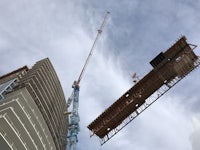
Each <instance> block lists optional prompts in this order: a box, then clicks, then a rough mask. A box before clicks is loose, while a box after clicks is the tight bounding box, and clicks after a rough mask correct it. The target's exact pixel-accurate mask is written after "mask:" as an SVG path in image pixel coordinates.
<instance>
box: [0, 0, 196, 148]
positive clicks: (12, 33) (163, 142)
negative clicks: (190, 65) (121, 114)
mask: <svg viewBox="0 0 200 150" xmlns="http://www.w3.org/2000/svg"><path fill="white" fill-rule="evenodd" d="M195 4H196V5H195V6H194V5H188V4H187V3H182V2H181V3H180V2H179V1H172V0H171V1H165V2H162V3H161V2H160V1H156V2H154V3H152V2H150V1H144V2H141V1H134V2H131V1H122V2H118V3H116V2H115V1H109V2H108V1H105V0H104V1H101V2H98V1H81V0H79V1H76V2H70V1H61V0H58V1H53V0H43V1H41V0H35V1H31V2H30V1H26V0H16V1H14V2H13V1H11V0H1V2H0V57H1V68H0V73H7V72H9V71H12V70H13V69H16V68H18V67H21V66H22V65H26V64H27V65H29V66H32V65H33V64H34V63H35V62H36V61H37V60H39V59H42V58H44V57H50V60H51V61H52V63H53V65H54V67H55V69H56V72H57V74H58V76H59V79H60V81H61V84H62V86H63V90H64V91H65V95H66V99H67V98H68V96H70V94H71V91H72V88H71V84H72V83H73V81H74V80H76V79H77V77H78V75H79V73H80V71H81V68H82V66H83V63H84V61H85V59H86V57H87V55H88V52H89V50H90V48H91V46H92V44H93V40H94V38H95V35H96V30H97V29H98V28H99V26H100V24H101V21H102V19H103V16H104V13H105V11H106V9H107V10H109V11H111V18H110V19H109V20H108V22H107V25H106V26H105V30H104V32H103V33H102V36H101V38H100V40H99V41H98V43H97V47H96V49H95V51H94V55H93V57H92V59H91V61H90V63H89V65H88V68H87V69H86V73H85V75H84V77H83V81H82V82H81V90H80V111H79V112H80V116H81V122H80V126H81V132H80V134H79V143H78V148H79V149H85V147H87V149H88V150H90V149H98V148H99V149H104V150H111V149H124V148H126V149H127V150H132V149H133V148H134V149H139V150H147V149H148V150H149V149H153V150H157V149H163V150H164V149H176V150H188V149H190V148H191V147H192V146H193V150H196V149H197V148H196V149H195V146H196V145H198V143H196V139H197V138H198V137H199V127H196V126H192V124H198V122H196V121H191V118H193V117H194V116H196V115H195V114H194V106H195V112H199V107H198V105H197V104H199V102H198V97H199V95H198V91H197V90H195V89H198V88H199V83H198V82H195V81H194V79H193V77H195V79H198V76H199V74H198V73H193V74H192V75H191V77H189V78H187V79H185V81H183V82H182V81H181V82H182V83H181V84H178V85H177V86H176V87H177V88H176V87H175V88H173V89H171V92H169V93H167V94H166V95H169V96H165V97H164V98H162V100H161V101H160V100H159V102H157V103H155V104H154V105H153V106H151V108H149V109H147V110H146V111H145V112H144V113H143V114H142V115H141V116H139V117H138V118H137V119H136V120H134V121H133V122H132V123H131V124H130V125H128V126H127V127H126V128H124V129H123V130H122V131H121V132H120V133H118V134H117V135H116V136H115V137H114V138H113V139H111V140H110V141H109V142H108V143H106V144H105V145H104V146H103V147H102V148H100V146H99V142H98V139H97V138H92V139H90V138H89V131H88V129H87V128H86V126H87V125H88V124H89V123H90V122H91V121H92V120H93V119H95V117H97V116H98V115H99V114H100V113H101V112H102V111H104V110H105V109H106V108H107V107H108V106H109V105H110V104H112V103H113V102H114V101H115V100H116V99H118V98H119V97H120V96H121V94H123V93H124V92H125V91H126V90H128V89H129V88H130V87H131V86H132V83H131V74H132V73H134V72H137V73H138V74H139V75H140V78H142V76H143V75H145V73H147V72H148V71H149V70H150V69H151V66H150V65H149V64H148V62H149V61H150V60H151V59H153V58H154V57H155V55H157V54H158V53H159V52H160V51H164V50H166V49H167V48H168V47H170V45H172V44H173V43H174V41H175V40H176V39H177V38H178V37H179V36H180V35H181V34H186V36H188V40H189V41H191V43H194V44H198V43H200V40H199V35H198V32H197V31H198V30H199V27H198V26H197V24H198V23H199V22H200V21H199V15H198V10H199V8H200V6H199V3H198V2H196V3H195ZM177 6H178V8H180V9H178V10H177V9H176V8H177ZM182 8H184V9H182ZM197 52H199V50H197ZM186 89H187V90H186ZM193 91H197V92H196V93H195V92H193ZM183 93H184V94H183ZM191 93H192V94H191ZM180 95H182V96H180ZM189 138H190V140H189ZM190 142H192V144H191V143H190ZM198 149H199V148H198Z"/></svg>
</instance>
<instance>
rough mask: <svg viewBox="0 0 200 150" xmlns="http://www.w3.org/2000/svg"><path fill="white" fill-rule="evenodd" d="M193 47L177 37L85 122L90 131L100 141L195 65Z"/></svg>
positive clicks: (155, 98)
mask: <svg viewBox="0 0 200 150" xmlns="http://www.w3.org/2000/svg"><path fill="white" fill-rule="evenodd" d="M195 47H196V46H195V45H192V44H188V43H187V42H186V38H185V36H183V37H181V38H180V39H179V40H178V41H177V42H176V43H175V44H174V45H173V46H172V47H171V48H169V49H168V50H167V51H166V52H164V53H163V52H161V53H160V54H159V55H158V56H156V57H155V58H154V59H153V60H152V61H151V62H150V64H151V65H152V66H153V70H152V71H150V72H149V73H148V74H147V75H146V76H144V77H143V78H142V79H141V80H140V81H139V82H137V83H136V84H135V85H134V86H133V87H132V88H130V89H129V90H128V91H127V92H126V93H125V94H124V95H122V96H121V97H120V98H119V99H118V100H117V101H115V102H114V103H113V104H112V105H111V106H110V107H109V108H108V109H106V110H105V111H104V112H103V113H102V114H101V115H100V116H99V117H97V118H96V119H95V120H94V121H93V122H92V123H91V124H90V125H88V128H89V130H91V132H92V134H96V135H97V136H98V137H99V138H100V139H101V140H102V141H101V144H104V143H105V142H107V141H108V140H109V139H110V138H111V137H113V136H114V135H115V134H116V133H118V132H119V131H120V130H121V129H122V128H123V127H125V126H126V125H127V124H128V123H129V122H131V121H132V120H133V119H134V118H135V117H137V116H138V115H139V114H140V113H141V112H143V111H144V110H145V109H146V108H147V107H149V106H150V105H151V104H152V103H154V102H155V101H156V100H157V99H158V98H159V97H161V96H162V95H163V94H164V93H165V92H167V91H168V90H169V89H170V88H171V87H173V86H174V85H175V84H176V83H178V82H179V81H180V80H181V79H183V78H184V77H185V76H186V75H187V74H189V73H190V72H191V71H192V70H194V69H195V68H196V67H197V66H199V64H200V60H199V57H198V56H197V55H196V54H195V53H194V52H193V49H194V48H195Z"/></svg>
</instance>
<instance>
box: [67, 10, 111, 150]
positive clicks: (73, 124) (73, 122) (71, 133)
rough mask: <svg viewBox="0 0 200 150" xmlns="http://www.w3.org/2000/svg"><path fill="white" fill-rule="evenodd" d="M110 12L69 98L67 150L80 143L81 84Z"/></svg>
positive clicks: (74, 147)
mask: <svg viewBox="0 0 200 150" xmlns="http://www.w3.org/2000/svg"><path fill="white" fill-rule="evenodd" d="M108 15H109V12H107V13H106V15H105V17H104V20H103V22H102V24H101V26H100V28H99V30H98V32H97V35H96V38H95V41H94V43H93V45H92V48H91V50H90V53H89V55H88V57H87V59H86V61H85V64H84V66H83V68H82V70H81V73H80V75H79V77H78V80H76V81H74V83H73V85H72V88H73V92H72V94H71V96H70V97H69V98H68V101H67V107H68V108H69V107H70V105H71V103H73V105H72V111H71V112H66V114H67V115H69V126H68V136H67V150H76V145H77V142H78V133H79V131H80V128H79V122H80V118H79V114H78V106H79V89H80V82H81V79H82V77H83V74H84V72H85V69H86V67H87V65H88V62H89V60H90V58H91V56H92V54H93V51H94V48H95V45H96V42H97V40H98V39H99V36H100V35H101V33H102V31H103V28H104V26H105V23H106V20H107V18H108Z"/></svg>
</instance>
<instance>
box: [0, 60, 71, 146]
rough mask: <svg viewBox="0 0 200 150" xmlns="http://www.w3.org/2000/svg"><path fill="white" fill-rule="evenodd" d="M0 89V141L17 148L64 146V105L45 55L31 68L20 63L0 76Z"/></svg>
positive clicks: (59, 88) (60, 88)
mask: <svg viewBox="0 0 200 150" xmlns="http://www.w3.org/2000/svg"><path fill="white" fill-rule="evenodd" d="M11 81H12V82H13V83H14V84H12V82H11ZM8 85H9V86H8ZM0 90H1V93H2V95H1V97H2V98H1V100H0V112H2V113H0V119H3V120H4V121H0V127H1V128H0V131H1V137H2V138H3V140H1V141H4V145H6V144H5V143H7V144H8V146H9V147H10V149H19V150H23V149H31V150H32V149H38V150H43V149H47V150H51V149H52V150H54V149H55V150H65V149H66V135H67V128H68V117H67V116H66V115H64V112H65V111H67V106H66V101H65V97H64V93H63V90H62V87H61V85H60V82H59V79H58V77H57V75H56V72H55V70H54V68H53V66H52V64H51V62H50V60H49V59H48V58H46V59H43V60H41V61H38V62H36V64H35V65H34V66H33V67H32V68H31V69H28V68H27V67H22V68H20V69H18V70H16V71H13V72H12V73H9V74H7V75H4V76H2V77H0ZM19 110H21V111H19ZM7 111H8V112H7ZM18 111H19V112H18ZM9 114H10V115H9ZM6 117H8V118H9V119H7V118H6ZM8 120H10V122H9V121H8ZM6 126H7V127H9V128H6ZM8 129H9V131H7V130H8ZM12 135H15V136H12ZM14 137H15V138H14ZM17 139H18V141H15V140H17ZM26 140H27V141H26ZM2 143H3V142H2ZM30 143H31V144H30ZM39 143H40V144H39ZM31 145H32V146H31ZM34 146H35V147H34ZM22 147H23V148H22Z"/></svg>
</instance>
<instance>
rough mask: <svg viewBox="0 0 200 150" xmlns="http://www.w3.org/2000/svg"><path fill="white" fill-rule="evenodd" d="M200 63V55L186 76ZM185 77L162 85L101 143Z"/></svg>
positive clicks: (102, 141)
mask: <svg viewBox="0 0 200 150" xmlns="http://www.w3.org/2000/svg"><path fill="white" fill-rule="evenodd" d="M199 65H200V57H198V59H197V60H196V61H195V63H194V67H193V68H191V70H189V71H188V72H187V74H186V75H185V76H187V75H188V74H189V73H190V72H192V71H193V70H194V69H196V68H197V67H198V66H199ZM185 76H183V77H175V78H174V79H172V80H171V81H168V82H166V83H165V84H163V86H161V87H160V88H159V89H158V90H157V91H155V92H154V93H153V94H152V95H151V96H150V97H148V98H147V99H146V100H145V103H144V104H142V105H141V106H140V107H138V108H137V110H136V111H134V112H133V113H132V114H130V115H129V116H128V117H127V118H126V119H125V120H124V121H123V122H122V123H121V124H120V125H119V126H117V127H116V128H115V129H112V130H111V131H110V132H109V133H108V134H107V135H106V136H104V137H103V138H102V139H100V144H101V145H103V144H105V143H106V142H107V141H108V140H109V139H111V138H112V137H113V136H114V135H116V134H117V133H118V132H119V131H120V130H122V129H123V128H124V127H125V126H127V125H128V124H129V123H130V122H131V121H132V120H133V119H135V118H136V117H138V116H139V115H140V114H141V113H142V112H143V111H144V110H145V109H147V108H148V107H149V106H151V105H152V104H153V103H154V102H156V100H158V99H159V98H160V97H161V96H162V95H164V94H165V93H166V92H167V91H168V90H169V89H171V88H172V87H173V86H174V85H176V84H177V83H178V82H179V81H181V80H182V79H183V78H184V77H185Z"/></svg>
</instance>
